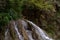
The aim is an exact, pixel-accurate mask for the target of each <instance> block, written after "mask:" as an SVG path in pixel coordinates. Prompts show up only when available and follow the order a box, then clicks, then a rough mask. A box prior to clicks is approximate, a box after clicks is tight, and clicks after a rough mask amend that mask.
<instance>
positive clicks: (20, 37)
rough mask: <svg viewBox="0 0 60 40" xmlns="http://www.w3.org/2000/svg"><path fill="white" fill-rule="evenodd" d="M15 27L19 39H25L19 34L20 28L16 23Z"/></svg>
mask: <svg viewBox="0 0 60 40" xmlns="http://www.w3.org/2000/svg"><path fill="white" fill-rule="evenodd" d="M14 25H15V26H14V28H15V30H16V33H17V35H18V37H19V39H20V40H23V37H22V36H21V34H20V33H19V31H18V28H17V25H16V24H15V22H14Z"/></svg>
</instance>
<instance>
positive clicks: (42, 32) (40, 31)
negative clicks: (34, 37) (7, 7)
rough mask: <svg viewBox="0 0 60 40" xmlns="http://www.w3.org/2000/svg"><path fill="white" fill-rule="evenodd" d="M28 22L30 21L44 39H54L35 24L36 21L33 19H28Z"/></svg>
mask: <svg viewBox="0 0 60 40" xmlns="http://www.w3.org/2000/svg"><path fill="white" fill-rule="evenodd" d="M26 21H27V22H28V23H30V24H31V25H32V26H33V27H34V28H35V30H36V32H37V33H38V34H39V35H40V36H41V37H42V39H43V40H53V39H51V38H49V37H48V36H47V35H46V34H45V33H44V31H43V30H42V29H41V28H39V27H38V26H37V25H35V24H34V23H32V22H31V21H28V20H26Z"/></svg>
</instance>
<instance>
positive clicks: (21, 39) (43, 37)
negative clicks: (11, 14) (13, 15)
mask: <svg viewBox="0 0 60 40" xmlns="http://www.w3.org/2000/svg"><path fill="white" fill-rule="evenodd" d="M20 22H21V24H22V26H21V28H22V31H23V32H22V33H23V34H21V33H20V31H19V29H18V28H19V27H18V24H16V22H15V21H13V24H12V25H14V26H12V27H13V29H12V30H14V32H16V34H17V35H16V36H18V38H19V39H18V40H25V39H24V37H25V33H27V34H26V35H27V37H28V39H27V40H53V39H51V38H49V37H48V36H47V35H46V33H45V32H44V31H43V30H42V29H41V28H40V27H38V26H37V25H35V24H34V23H33V22H31V21H28V20H20ZM28 23H29V24H30V25H32V28H31V29H35V32H33V31H34V30H33V31H32V30H28V27H29V26H28ZM8 33H9V29H7V30H6V31H5V40H8V39H9V38H8V36H9V35H7V34H8ZM32 33H33V34H32ZM34 33H36V34H37V35H38V39H37V38H36V37H35V36H36V35H34ZM33 35H34V37H35V38H34V37H33ZM25 38H26V37H25ZM9 40H12V39H9Z"/></svg>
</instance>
